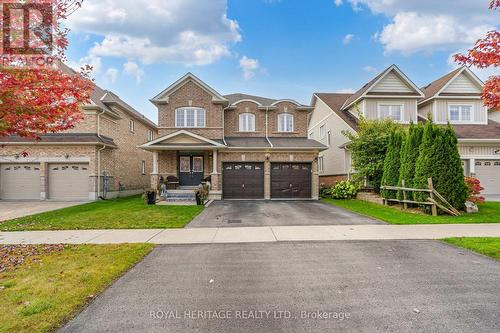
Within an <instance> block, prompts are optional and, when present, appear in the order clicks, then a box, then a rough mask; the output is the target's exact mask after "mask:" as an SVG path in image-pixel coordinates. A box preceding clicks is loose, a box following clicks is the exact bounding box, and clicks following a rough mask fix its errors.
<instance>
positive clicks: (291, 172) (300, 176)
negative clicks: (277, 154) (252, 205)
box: [271, 163, 311, 199]
mask: <svg viewBox="0 0 500 333" xmlns="http://www.w3.org/2000/svg"><path fill="white" fill-rule="evenodd" d="M271 198H273V199H284V198H287V199H309V198H311V163H271Z"/></svg>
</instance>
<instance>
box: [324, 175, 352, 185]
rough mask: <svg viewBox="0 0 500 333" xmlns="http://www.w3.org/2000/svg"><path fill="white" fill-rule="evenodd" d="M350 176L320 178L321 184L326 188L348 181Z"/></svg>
mask: <svg viewBox="0 0 500 333" xmlns="http://www.w3.org/2000/svg"><path fill="white" fill-rule="evenodd" d="M347 179H348V176H347V174H345V175H334V176H319V183H320V184H322V185H325V186H333V185H335V184H337V183H338V182H340V181H342V180H347Z"/></svg>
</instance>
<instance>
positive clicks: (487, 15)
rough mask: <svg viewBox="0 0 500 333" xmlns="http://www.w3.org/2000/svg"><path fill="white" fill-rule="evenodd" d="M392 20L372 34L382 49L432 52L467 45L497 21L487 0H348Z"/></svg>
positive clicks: (405, 52)
mask: <svg viewBox="0 0 500 333" xmlns="http://www.w3.org/2000/svg"><path fill="white" fill-rule="evenodd" d="M349 2H350V3H351V5H352V7H353V8H354V9H355V10H361V9H369V10H370V11H371V12H373V13H374V14H383V15H385V16H387V17H389V18H391V19H392V22H390V23H389V24H387V25H386V26H384V27H383V28H382V30H381V31H379V32H378V33H377V34H376V38H377V40H378V41H379V42H380V43H382V45H383V46H384V49H385V51H386V52H393V51H396V52H402V53H404V54H411V53H415V52H433V51H436V50H453V49H457V48H461V47H463V46H469V45H471V44H472V43H474V42H475V41H476V40H477V39H478V38H479V37H481V36H482V35H483V34H484V33H485V32H486V31H488V30H491V29H494V28H495V26H497V25H498V24H499V23H500V18H499V16H498V15H496V13H494V12H492V11H490V10H489V9H488V3H489V0H474V1H470V0H441V1H435V0H349Z"/></svg>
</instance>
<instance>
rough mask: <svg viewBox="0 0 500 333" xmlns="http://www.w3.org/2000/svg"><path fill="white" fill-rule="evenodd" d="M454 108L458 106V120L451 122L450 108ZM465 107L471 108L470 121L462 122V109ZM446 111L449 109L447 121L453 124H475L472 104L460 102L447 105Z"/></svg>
mask: <svg viewBox="0 0 500 333" xmlns="http://www.w3.org/2000/svg"><path fill="white" fill-rule="evenodd" d="M452 106H458V118H459V119H458V120H451V110H450V108H451V107H452ZM463 106H469V107H470V119H469V120H462V107H463ZM446 109H447V120H448V121H449V122H450V123H451V124H472V123H475V121H474V118H475V117H474V116H475V114H474V111H475V110H474V104H472V103H460V102H453V103H447V105H446Z"/></svg>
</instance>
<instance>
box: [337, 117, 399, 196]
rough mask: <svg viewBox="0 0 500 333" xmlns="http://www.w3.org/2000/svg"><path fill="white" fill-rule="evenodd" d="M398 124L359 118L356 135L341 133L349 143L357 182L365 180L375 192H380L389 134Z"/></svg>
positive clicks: (387, 120) (388, 120)
mask: <svg viewBox="0 0 500 333" xmlns="http://www.w3.org/2000/svg"><path fill="white" fill-rule="evenodd" d="M397 127H399V124H397V123H395V122H394V121H392V120H390V119H386V120H368V119H364V118H361V119H360V121H359V130H358V132H357V133H350V132H343V134H344V135H345V136H346V137H347V138H348V139H349V140H350V141H351V142H350V143H349V145H348V148H349V150H350V151H351V152H352V166H353V169H355V170H356V174H355V177H356V178H357V180H361V181H364V180H365V179H366V180H367V181H368V182H369V184H370V185H371V186H373V187H374V189H375V191H376V192H377V193H378V192H380V182H381V181H382V175H383V173H384V161H385V154H386V152H387V146H388V144H389V136H390V133H391V132H392V131H393V130H394V129H396V128H397Z"/></svg>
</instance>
